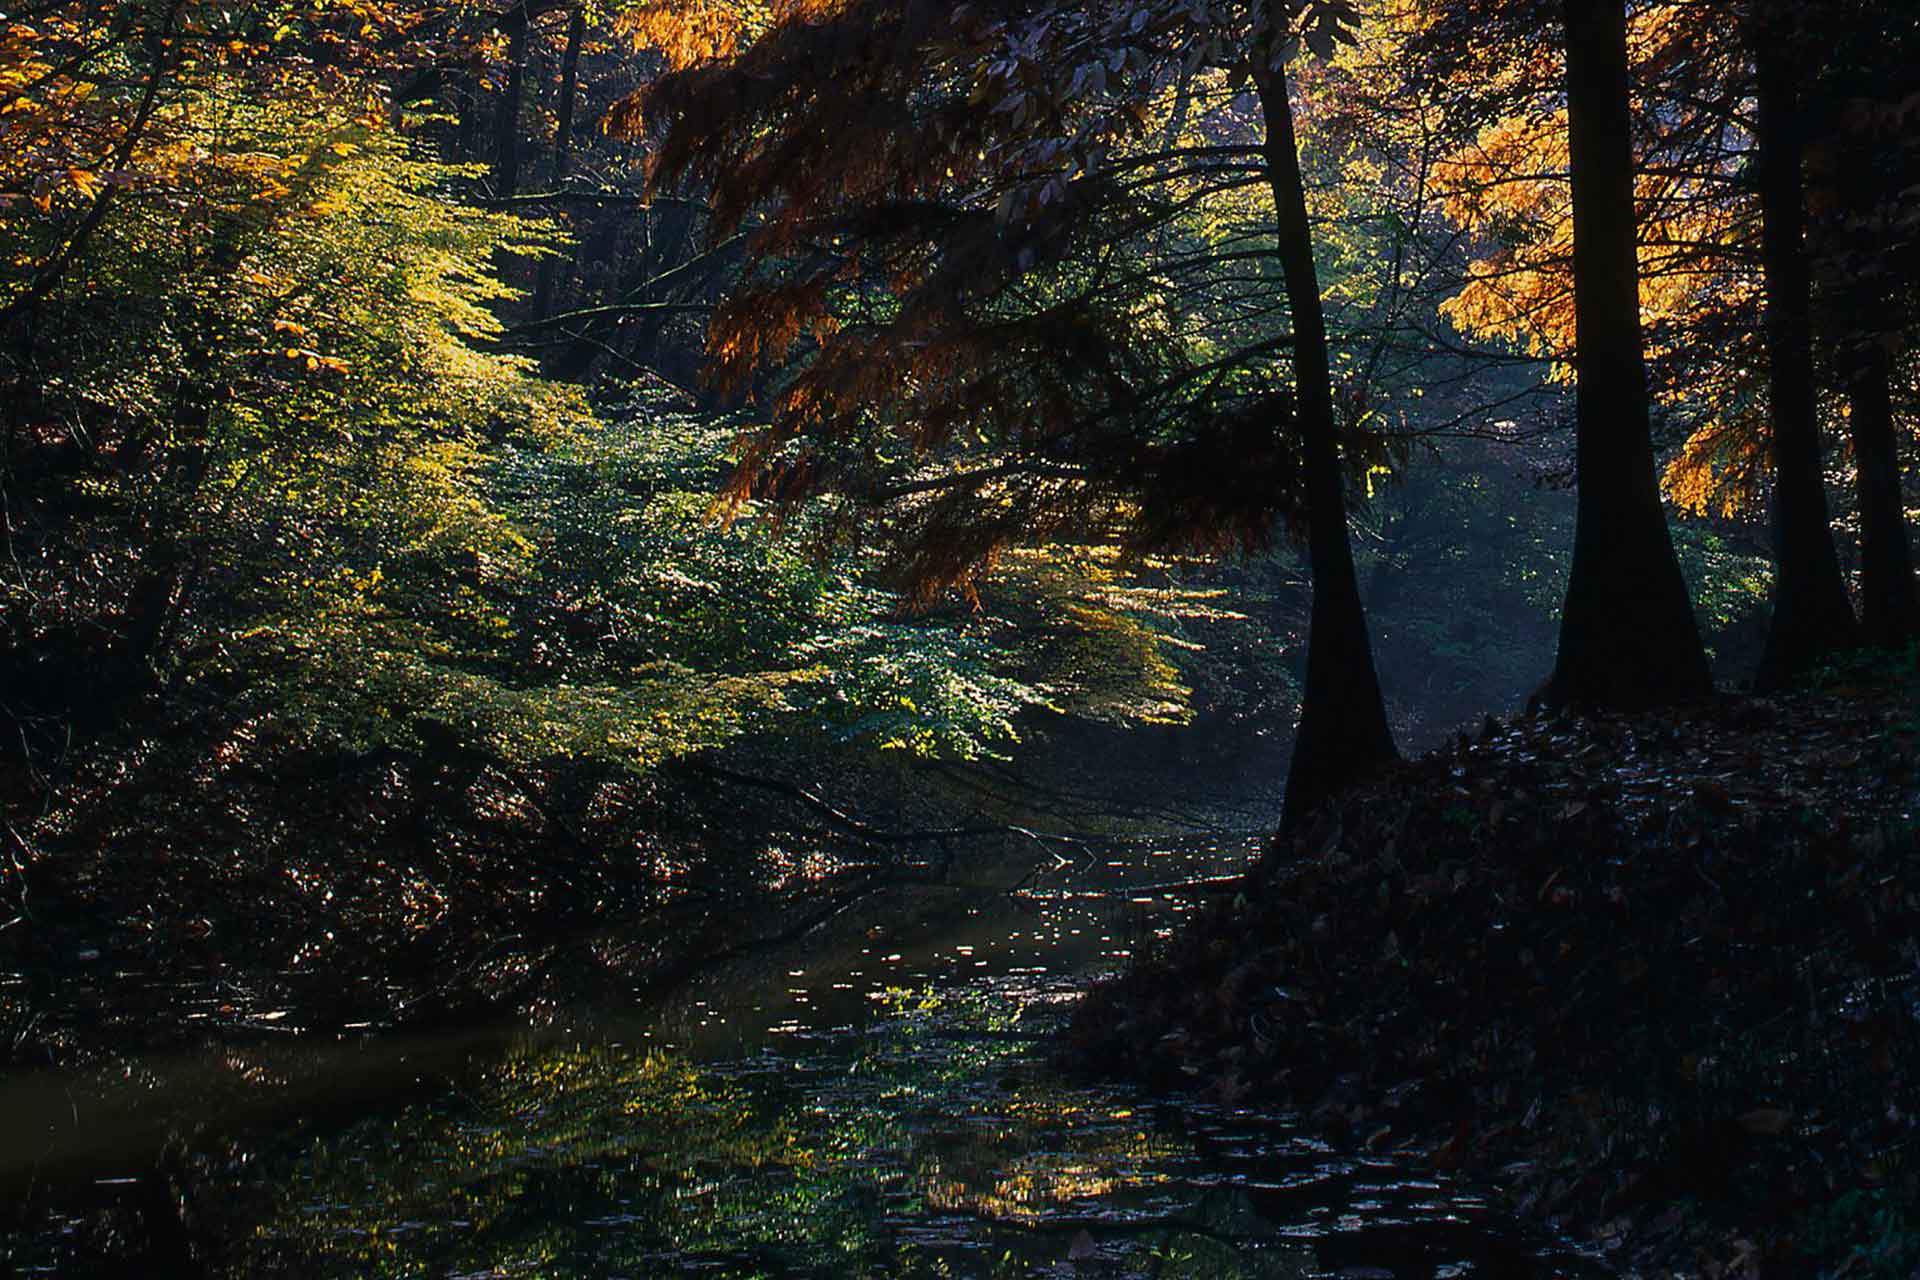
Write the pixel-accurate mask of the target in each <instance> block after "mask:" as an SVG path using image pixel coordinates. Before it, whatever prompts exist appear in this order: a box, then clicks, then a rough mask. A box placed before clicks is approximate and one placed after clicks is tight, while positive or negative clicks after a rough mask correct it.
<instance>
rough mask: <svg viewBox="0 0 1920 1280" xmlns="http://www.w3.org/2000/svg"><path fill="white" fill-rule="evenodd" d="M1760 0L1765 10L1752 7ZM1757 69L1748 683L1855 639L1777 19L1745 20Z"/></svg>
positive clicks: (1772, 683) (1788, 81) (1799, 670)
mask: <svg viewBox="0 0 1920 1280" xmlns="http://www.w3.org/2000/svg"><path fill="white" fill-rule="evenodd" d="M1763 7H1765V6H1764V5H1763ZM1751 31H1752V34H1753V37H1754V39H1753V46H1754V69H1755V71H1756V73H1757V90H1758V94H1757V97H1758V107H1759V116H1758V128H1757V130H1756V133H1757V137H1756V142H1757V144H1758V150H1759V175H1760V212H1761V233H1760V241H1761V245H1760V254H1761V262H1762V266H1763V267H1764V271H1765V277H1766V332H1767V390H1768V400H1769V411H1770V419H1771V426H1772V431H1773V466H1774V485H1773V557H1774V581H1773V619H1772V623H1771V625H1770V626H1769V627H1768V629H1767V645H1766V650H1765V652H1764V653H1763V655H1762V656H1761V659H1760V670H1759V673H1758V676H1757V678H1756V680H1755V683H1756V684H1757V685H1758V686H1759V687H1761V688H1777V687H1779V686H1780V685H1783V684H1786V683H1788V682H1790V681H1792V680H1793V679H1795V678H1796V677H1798V676H1801V675H1804V674H1805V673H1806V672H1808V671H1810V670H1811V669H1812V668H1813V667H1815V666H1816V665H1818V664H1819V663H1820V662H1821V661H1822V660H1823V659H1825V658H1827V657H1829V656H1830V655H1832V654H1834V653H1836V652H1838V651H1840V650H1843V649H1848V648H1851V647H1852V646H1854V645H1855V644H1857V643H1858V642H1859V638H1860V636H1859V628H1858V626H1857V625H1856V624H1855V622H1854V617H1853V604H1852V602H1851V601H1849V600H1848V599H1847V587H1846V582H1845V580H1844V579H1843V578H1842V577H1841V575H1840V558H1839V556H1838V555H1837V554H1835V552H1834V547H1833V522H1832V520H1831V518H1830V517H1829V515H1828V512H1827V490H1826V480H1825V476H1824V471H1823V468H1822V464H1821V440H1820V423H1819V418H1818V414H1817V409H1816V405H1815V393H1814V378H1813V322H1812V311H1813V273H1812V268H1811V265H1810V263H1809V261H1808V257H1807V245H1806V195H1805V180H1804V177H1803V173H1804V164H1803V154H1802V153H1803V150H1804V142H1803V140H1802V138H1801V126H1800V122H1799V120H1798V118H1797V112H1798V102H1797V99H1798V96H1799V95H1798V92H1797V90H1796V86H1795V84H1794V79H1793V71H1792V68H1791V66H1790V65H1789V63H1788V58H1790V57H1791V56H1792V54H1793V45H1792V44H1791V43H1789V42H1788V41H1787V40H1786V39H1785V37H1786V35H1787V33H1786V32H1784V31H1782V30H1780V29H1779V26H1778V24H1775V23H1770V22H1766V21H1764V20H1756V21H1755V22H1754V24H1753V25H1752V27H1751Z"/></svg>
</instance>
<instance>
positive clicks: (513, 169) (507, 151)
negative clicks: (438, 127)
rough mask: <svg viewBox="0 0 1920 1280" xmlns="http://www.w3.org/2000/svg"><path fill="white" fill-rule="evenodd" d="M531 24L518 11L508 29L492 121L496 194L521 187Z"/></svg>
mask: <svg viewBox="0 0 1920 1280" xmlns="http://www.w3.org/2000/svg"><path fill="white" fill-rule="evenodd" d="M531 26H532V23H531V22H530V21H529V20H528V18H527V15H526V14H525V12H521V13H519V14H517V15H515V16H514V18H513V20H512V23H511V25H510V26H509V27H508V31H507V88H506V92H504V93H502V94H501V95H500V103H499V114H498V115H496V116H495V117H494V120H493V174H494V180H493V185H494V194H495V195H496V196H510V195H513V194H515V193H516V192H517V191H519V190H520V102H521V98H522V97H523V95H524V94H525V92H526V79H527V37H528V34H529V31H528V29H529V28H530V27H531Z"/></svg>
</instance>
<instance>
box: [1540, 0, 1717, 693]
mask: <svg viewBox="0 0 1920 1280" xmlns="http://www.w3.org/2000/svg"><path fill="white" fill-rule="evenodd" d="M1563 12H1564V16H1565V20H1566V36H1567V116H1568V126H1569V133H1570V138H1569V142H1570V146H1571V153H1572V164H1571V177H1572V183H1573V266H1574V322H1575V326H1576V350H1575V355H1574V368H1575V371H1576V373H1577V375H1578V380H1579V381H1578V390H1577V393H1576V400H1575V404H1576V408H1575V413H1576V432H1577V435H1576V443H1575V466H1576V470H1577V475H1578V482H1579V507H1578V512H1577V515H1576V517H1575V524H1574V544H1573V564H1572V567H1571V569H1570V572H1569V575H1568V581H1567V599H1566V605H1565V608H1564V609H1563V610H1562V613H1561V619H1560V648H1559V655H1558V658H1557V660H1556V662H1555V665H1554V670H1553V675H1552V676H1551V677H1550V678H1549V679H1548V682H1547V684H1546V687H1545V688H1544V689H1542V690H1541V693H1540V698H1541V701H1543V702H1545V703H1546V704H1547V705H1549V706H1559V707H1574V708H1582V709H1593V710H1598V709H1606V710H1634V709H1640V708H1646V707H1653V706H1661V705H1666V704H1672V703H1677V702H1685V701H1689V700H1692V699H1697V698H1704V697H1706V696H1707V695H1709V694H1710V693H1711V692H1712V691H1713V681H1712V677H1711V675H1710V674H1709V672H1708V669H1707V657H1706V651H1705V649H1704V648H1703V647H1702V646H1701V643H1700V631H1699V627H1698V624H1697V623H1696V622H1695V620H1694V616H1693V607H1692V605H1691V603H1690V602H1689V600H1688V598H1687V586H1686V582H1685V580H1684V579H1683V578H1682V577H1681V576H1680V564H1679V561H1678V559H1677V558H1676V557H1675V555H1674V551H1673V541H1672V538H1671V536H1670V535H1669V533H1668V531H1667V520H1666V512H1665V510H1664V509H1663V508H1662V506H1661V504H1660V490H1659V484H1658V481H1657V480H1656V478H1655V475H1654V464H1653V442H1652V438H1651V434H1650V429H1649V420H1648V402H1647V382H1646V367H1645V358H1644V348H1643V345H1642V338H1641V333H1640V297H1639V262H1638V258H1637V249H1636V233H1635V218H1634V202H1633V148H1632V139H1631V134H1630V131H1629V130H1630V124H1631V120H1630V115H1629V110H1628V97H1627V41H1626V7H1625V2H1624V0H1564V2H1563Z"/></svg>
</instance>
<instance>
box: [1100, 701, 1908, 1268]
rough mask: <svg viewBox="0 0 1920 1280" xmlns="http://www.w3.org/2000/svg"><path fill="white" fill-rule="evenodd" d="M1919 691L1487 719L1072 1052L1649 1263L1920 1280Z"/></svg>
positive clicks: (1343, 807) (1115, 1008)
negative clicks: (1289, 1118)
mask: <svg viewBox="0 0 1920 1280" xmlns="http://www.w3.org/2000/svg"><path fill="white" fill-rule="evenodd" d="M1917 759H1920V717H1916V709H1915V701H1914V695H1913V690H1912V688H1911V687H1910V686H1909V685H1908V684H1906V683H1905V682H1898V683H1892V684H1887V683H1870V682H1864V681H1863V682H1858V683H1855V684H1852V685H1841V686H1839V687H1835V688H1830V689H1828V690H1825V691H1822V692H1817V693H1807V694H1799V695H1793V696H1783V697H1778V698H1757V697H1749V698H1727V699H1723V700H1720V701H1718V702H1716V703H1714V704H1712V705H1709V706H1706V707H1701V708H1695V709H1692V710H1687V711H1682V712H1674V713H1668V714H1661V715H1645V716H1639V717H1631V718H1607V719H1592V720H1573V719H1550V718H1533V719H1527V720H1522V721H1519V722H1517V723H1514V724H1510V725H1499V724H1495V723H1493V722H1491V721H1490V722H1489V723H1488V725H1487V726H1486V728H1485V729H1484V731H1483V732H1482V733H1481V734H1480V735H1479V736H1478V737H1477V738H1475V739H1468V738H1466V737H1464V736H1463V737H1462V738H1461V739H1460V741H1459V742H1458V743H1457V744H1456V745H1455V746H1454V748H1453V749H1451V750H1448V751H1442V752H1438V753H1435V754H1433V755H1430V756H1428V757H1425V758H1423V759H1420V760H1417V761H1413V762H1410V763H1408V764H1407V765H1405V766H1403V767H1401V768H1399V769H1398V770H1396V771H1395V772H1394V773H1393V774H1392V775H1391V776H1389V777H1387V778H1385V779H1383V780H1382V781H1380V782H1378V783H1376V784H1374V785H1372V786H1369V787H1365V788H1361V789H1359V790H1357V791H1355V792H1353V793H1350V794H1349V795H1347V796H1345V797H1343V799H1342V800H1341V801H1340V802H1339V804H1338V805H1337V806H1336V807H1334V808H1333V809H1331V810H1330V811H1328V812H1327V813H1325V814H1323V815H1322V817H1321V819H1320V820H1319V821H1318V822H1317V823H1316V824H1314V825H1313V826H1312V827H1311V828H1310V829H1309V830H1307V831H1306V832H1304V833H1303V834H1301V835H1300V837H1299V838H1298V839H1297V840H1295V841H1293V842H1291V843H1290V844H1288V845H1287V846H1284V847H1281V848H1276V849H1274V850H1273V851H1271V852H1270V854H1269V857H1268V859H1267V862H1266V864H1265V873H1264V875H1263V876H1262V877H1260V888H1259V889H1258V890H1257V891H1254V892H1252V893H1251V894H1249V895H1247V896H1243V897H1240V898H1238V899H1237V900H1235V901H1234V902H1232V903H1223V904H1219V905H1218V906H1216V907H1215V908H1214V909H1213V910H1212V911H1210V912H1209V913H1208V914H1207V915H1206V916H1205V917H1204V918H1202V919H1200V920H1198V921H1195V922H1193V923H1192V924H1191V925H1190V926H1189V927H1188V928H1187V929H1186V930H1184V931H1183V933H1182V934H1181V935H1180V937H1178V938H1177V939H1176V940H1175V941H1174V942H1173V944H1172V945H1171V946H1169V947H1166V948H1164V949H1163V950H1161V951H1160V952H1159V953H1158V954H1157V955H1155V956H1153V957H1151V958H1150V959H1148V960H1147V961H1146V962H1145V963H1143V964H1140V965H1138V966H1136V967H1135V968H1134V969H1133V970H1132V971H1130V972H1129V973H1128V974H1127V975H1126V976H1125V977H1124V978H1122V979H1121V980H1119V981H1117V982H1115V983H1112V984H1109V985H1107V986H1105V987H1103V988H1100V989H1098V990H1096V992H1095V993H1094V995H1093V997H1092V998H1091V999H1090V1000H1089V1001H1088V1002H1087V1003H1086V1004H1085V1005H1084V1006H1083V1007H1082V1009H1081V1010H1080V1012H1079V1013H1078V1014H1077V1016H1076V1018H1075V1020H1074V1025H1073V1028H1072V1031H1071V1032H1070V1035H1069V1037H1068V1048H1067V1051H1066V1057H1067V1059H1068V1060H1069V1061H1071V1062H1073V1063H1075V1064H1076V1065H1078V1066H1079V1067H1080V1069H1082V1070H1085V1071H1089V1072H1093V1073H1095V1074H1113V1073H1114V1072H1116V1071H1123V1072H1124V1073H1126V1074H1128V1075H1131V1076H1134V1077H1136V1078H1144V1079H1146V1080H1148V1081H1150V1082H1151V1083H1153V1084H1154V1085H1155V1086H1156V1087H1158V1088H1162V1089H1174V1090H1182V1091H1187V1092H1192V1093H1197V1094H1199V1095H1200V1096H1202V1097H1210V1098H1212V1099H1214V1100H1216V1101H1220V1102H1223V1103H1231V1104H1235V1105H1268V1106H1291V1107H1297V1108H1300V1109H1302V1110H1303V1111H1304V1112H1305V1113H1306V1114H1307V1115H1309V1116H1310V1117H1311V1118H1312V1123H1313V1124H1314V1125H1315V1126H1316V1127H1317V1129H1318V1131H1319V1132H1320V1133H1322V1134H1323V1135H1324V1136H1325V1137H1326V1138H1327V1139H1328V1140H1329V1141H1331V1142H1333V1143H1335V1144H1338V1145H1341V1146H1344V1147H1347V1148H1351V1149H1356V1150H1366V1151H1374V1152H1404V1153H1418V1154H1419V1156H1420V1157H1422V1158H1424V1159H1426V1160H1427V1161H1429V1162H1430V1163H1431V1164H1433V1165H1434V1166H1436V1167H1439V1168H1442V1169H1451V1170H1465V1171H1468V1172H1471V1173H1472V1174H1474V1175H1476V1176H1479V1177H1482V1178H1484V1179H1486V1180H1488V1181H1489V1182H1490V1183H1492V1184H1494V1185H1497V1186H1499V1187H1500V1188H1501V1189H1502V1192H1503V1194H1504V1196H1505V1198H1506V1200H1507V1202H1508V1203H1509V1204H1510V1205H1511V1206H1512V1207H1513V1208H1514V1209H1515V1210H1516V1211H1518V1212H1520V1213H1522V1214H1523V1215H1525V1216H1528V1217H1531V1218H1533V1219H1536V1220H1539V1221H1541V1222H1544V1223H1546V1224H1549V1225H1551V1226H1553V1227H1556V1228H1559V1229H1564V1230H1568V1231H1570V1232H1572V1233H1573V1234H1574V1236H1575V1238H1577V1239H1582V1240H1584V1241H1585V1242H1587V1243H1588V1244H1590V1245H1591V1246H1592V1247H1594V1248H1595V1249H1596V1250H1598V1251H1600V1252H1601V1253H1602V1254H1603V1255H1604V1256H1606V1257H1607V1258H1608V1259H1609V1260H1610V1261H1612V1262H1614V1263H1615V1264H1616V1265H1620V1266H1623V1267H1629V1268H1632V1269H1634V1270H1638V1271H1641V1272H1643V1273H1648V1274H1697V1275H1707V1276H1716V1277H1718V1276H1742V1277H1745V1276H1761V1275H1769V1276H1771V1275H1809V1274H1815V1273H1821V1274H1830V1275H1841V1274H1845V1275H1853V1276H1863V1275H1880V1276H1898V1277H1905V1276H1908V1275H1909V1274H1911V1273H1912V1271H1913V1270H1914V1267H1915V1266H1916V1265H1920V1167H1916V1165H1915V1164H1914V1163H1913V1162H1912V1160H1911V1158H1910V1153H1911V1152H1912V1150H1913V1149H1914V1145H1915V1143H1916V1140H1917V1139H1920V999H1917V997H1920V985H1917V984H1920V941H1916V939H1920V821H1916V817H1917V816H1920V807H1916V803H1915V800H1916V787H1917V786H1920V772H1916V760H1917Z"/></svg>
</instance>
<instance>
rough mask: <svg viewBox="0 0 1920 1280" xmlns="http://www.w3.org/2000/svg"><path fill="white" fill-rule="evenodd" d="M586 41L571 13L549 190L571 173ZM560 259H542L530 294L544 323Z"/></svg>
mask: <svg viewBox="0 0 1920 1280" xmlns="http://www.w3.org/2000/svg"><path fill="white" fill-rule="evenodd" d="M586 37H587V11H586V8H585V7H584V6H582V7H580V8H577V9H575V10H574V11H573V19H572V21H570V22H569V23H568V24H567V51H566V54H565V56H564V57H563V58H562V60H561V63H560V107H559V117H560V118H559V120H558V121H556V122H555V125H554V133H553V189H554V190H555V191H563V190H565V189H566V185H567V176H568V175H569V174H570V173H572V172H573V109H574V103H575V101H576V100H577V98H578V96H579V89H580V45H581V43H582V42H583V41H585V39H586ZM559 273H560V259H559V258H557V257H556V258H546V259H544V260H542V261H541V263H540V285H539V288H538V289H536V290H535V291H534V300H533V314H534V315H535V316H536V317H537V318H539V319H541V320H545V319H546V318H547V317H548V316H550V315H552V314H553V295H554V290H555V288H556V286H557V284H558V277H559Z"/></svg>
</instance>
